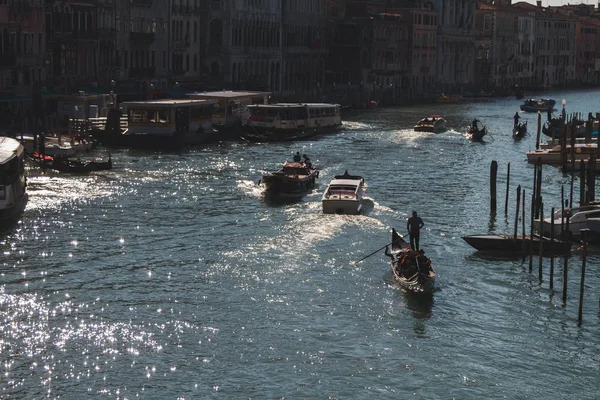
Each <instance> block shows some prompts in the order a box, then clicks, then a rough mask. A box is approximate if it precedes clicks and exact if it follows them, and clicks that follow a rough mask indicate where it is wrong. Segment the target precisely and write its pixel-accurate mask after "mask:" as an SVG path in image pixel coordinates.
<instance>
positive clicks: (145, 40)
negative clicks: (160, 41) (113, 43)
mask: <svg viewBox="0 0 600 400" xmlns="http://www.w3.org/2000/svg"><path fill="white" fill-rule="evenodd" d="M155 39H156V34H155V33H154V32H129V41H130V42H131V43H132V44H140V45H149V44H151V43H153V42H154V40H155Z"/></svg>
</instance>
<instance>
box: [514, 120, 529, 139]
mask: <svg viewBox="0 0 600 400" xmlns="http://www.w3.org/2000/svg"><path fill="white" fill-rule="evenodd" d="M526 134H527V121H525V122H522V123H519V125H517V126H515V127H514V128H513V138H515V139H522V138H524V137H525V135H526Z"/></svg>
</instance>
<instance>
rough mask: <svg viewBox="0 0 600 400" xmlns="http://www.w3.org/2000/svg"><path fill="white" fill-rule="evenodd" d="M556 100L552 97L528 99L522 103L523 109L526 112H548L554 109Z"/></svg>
mask: <svg viewBox="0 0 600 400" xmlns="http://www.w3.org/2000/svg"><path fill="white" fill-rule="evenodd" d="M555 104H556V101H554V100H552V99H527V100H525V102H523V104H521V105H520V108H521V111H526V112H538V111H540V112H547V111H552V110H553V109H554V105H555Z"/></svg>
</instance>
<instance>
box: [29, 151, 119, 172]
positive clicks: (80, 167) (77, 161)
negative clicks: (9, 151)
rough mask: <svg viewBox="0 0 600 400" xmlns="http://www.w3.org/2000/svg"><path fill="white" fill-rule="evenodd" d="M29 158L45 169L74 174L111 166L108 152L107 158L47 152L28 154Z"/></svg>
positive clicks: (105, 168)
mask: <svg viewBox="0 0 600 400" xmlns="http://www.w3.org/2000/svg"><path fill="white" fill-rule="evenodd" d="M28 157H29V159H30V160H32V161H33V162H34V163H35V164H36V165H38V166H39V167H41V168H45V169H53V170H55V171H60V172H70V173H74V174H85V173H88V172H92V171H103V170H108V169H111V168H112V158H111V156H110V154H109V155H108V159H104V158H88V157H86V158H84V159H82V158H79V157H78V158H70V157H60V156H54V157H53V156H50V155H47V154H39V153H35V152H34V153H31V154H28Z"/></svg>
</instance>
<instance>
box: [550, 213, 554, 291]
mask: <svg viewBox="0 0 600 400" xmlns="http://www.w3.org/2000/svg"><path fill="white" fill-rule="evenodd" d="M550 212H551V213H552V214H550V218H551V220H550V290H554V253H553V251H554V207H552V211H550Z"/></svg>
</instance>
